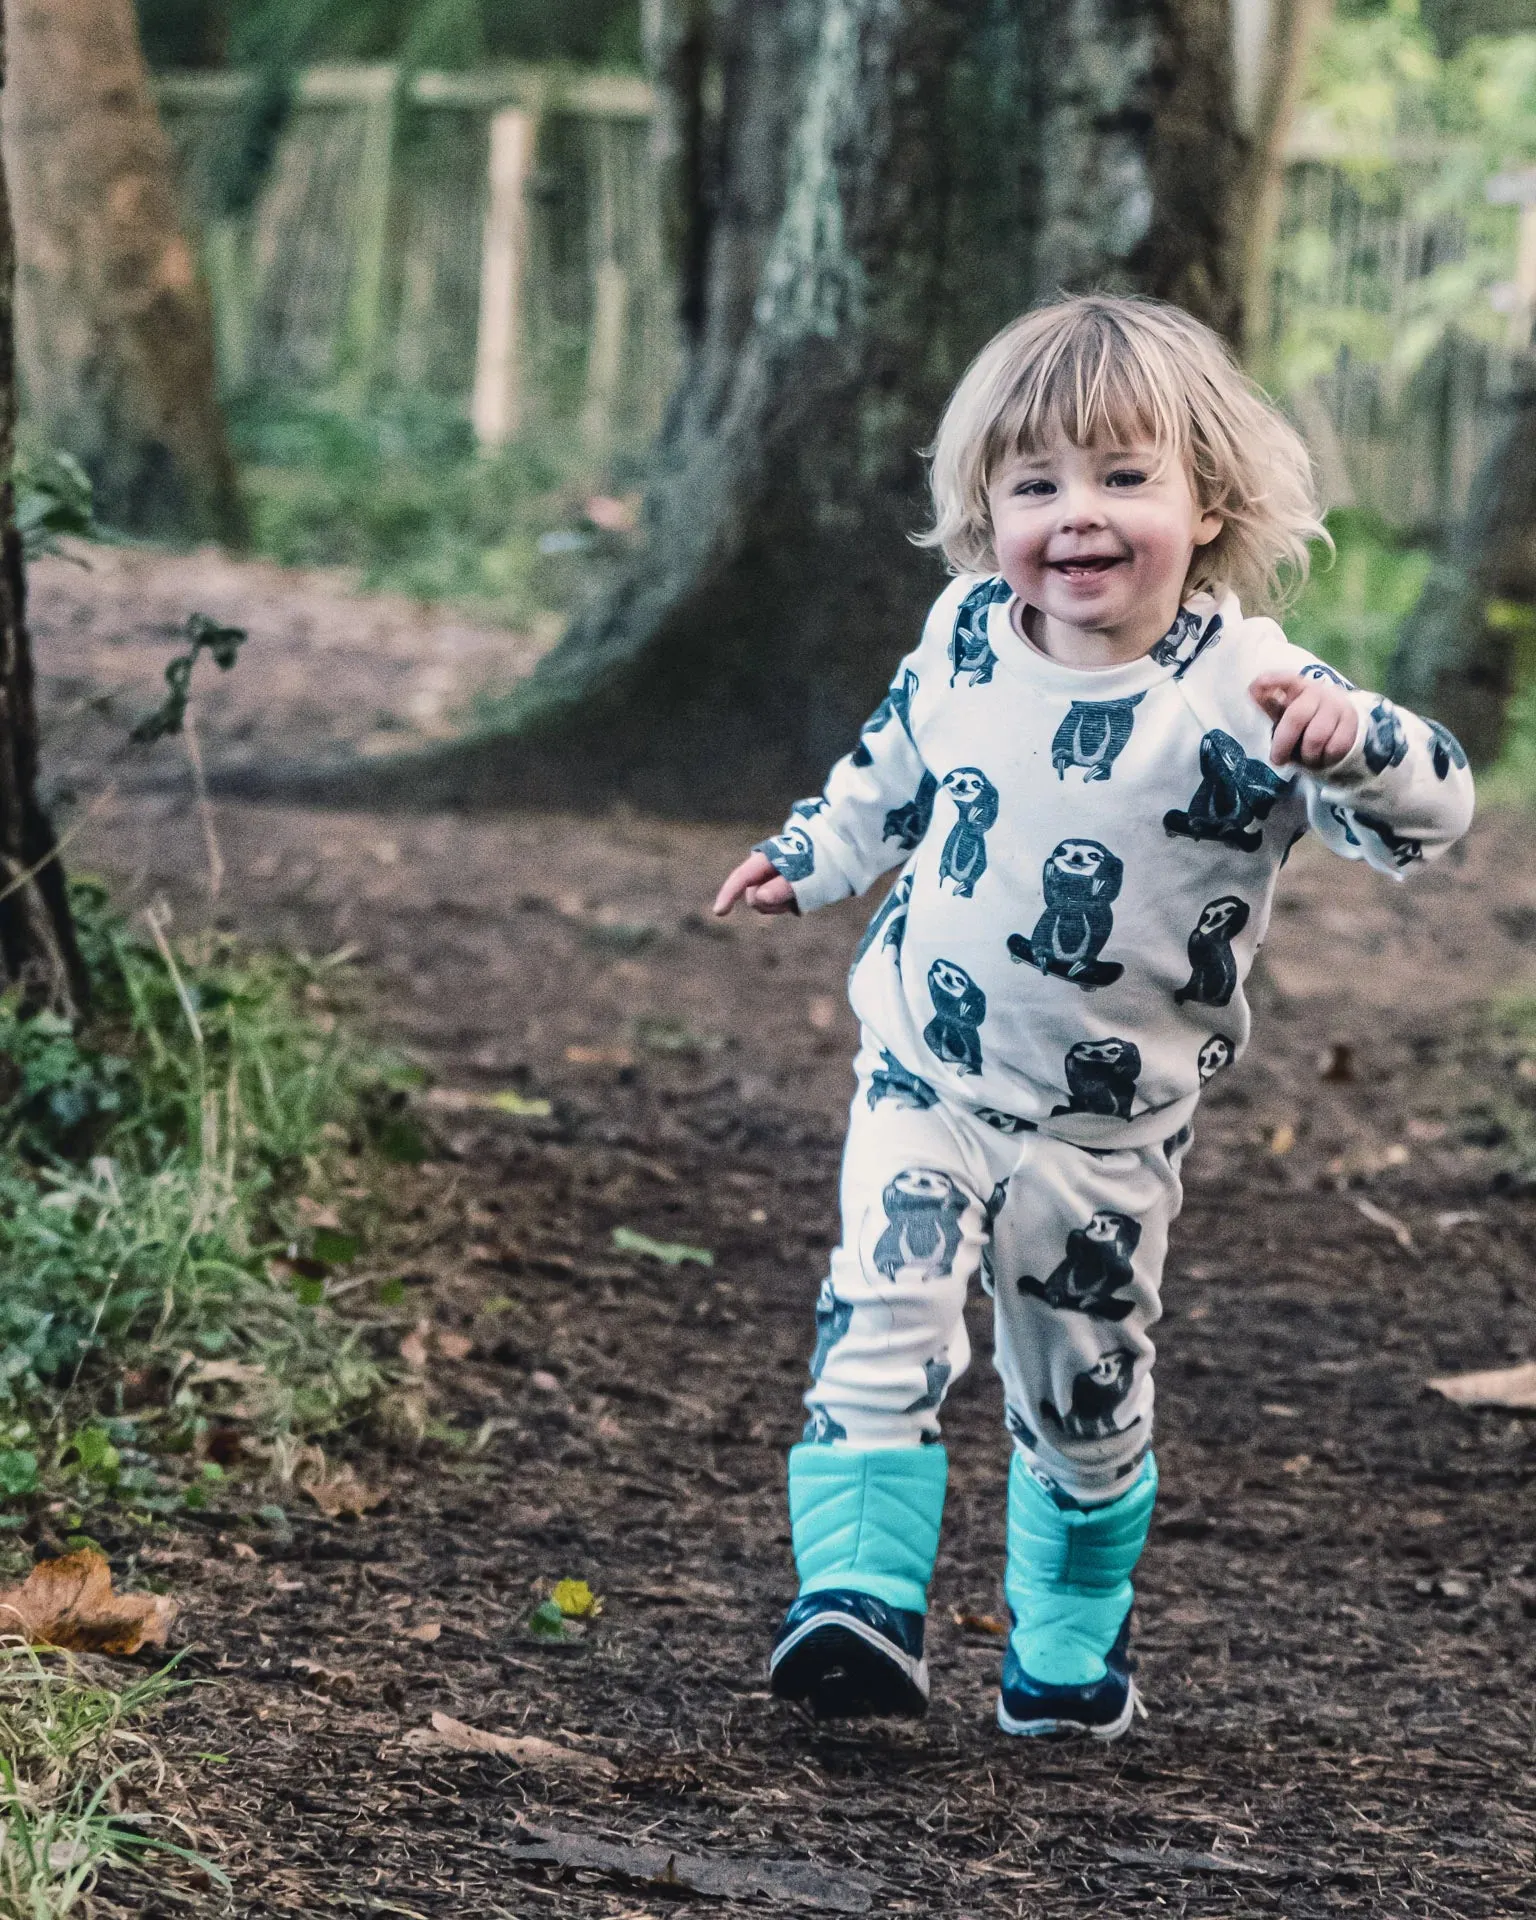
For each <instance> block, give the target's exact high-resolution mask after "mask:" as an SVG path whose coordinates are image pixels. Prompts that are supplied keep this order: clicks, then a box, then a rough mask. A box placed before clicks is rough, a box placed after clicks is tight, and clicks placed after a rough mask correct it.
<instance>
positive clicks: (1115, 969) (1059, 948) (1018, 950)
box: [1008, 840, 1125, 990]
mask: <svg viewBox="0 0 1536 1920" xmlns="http://www.w3.org/2000/svg"><path fill="white" fill-rule="evenodd" d="M1124 874H1125V869H1124V867H1123V866H1122V865H1121V863H1120V861H1119V860H1118V859H1116V857H1115V855H1114V854H1112V853H1111V852H1110V850H1109V848H1108V847H1106V846H1104V845H1102V844H1101V843H1100V842H1099V841H1097V840H1063V841H1061V842H1060V843H1059V844H1058V845H1057V846H1056V847H1055V848H1054V849H1053V850H1052V853H1051V856H1050V858H1049V859H1048V860H1047V861H1046V863H1045V868H1044V871H1043V872H1042V874H1041V876H1040V883H1041V889H1042V891H1043V892H1044V894H1045V911H1044V913H1042V914H1041V916H1040V918H1039V919H1038V920H1037V921H1036V922H1035V929H1034V932H1033V933H1032V934H1030V936H1029V937H1028V939H1026V938H1025V937H1024V935H1023V934H1022V933H1011V934H1009V936H1008V951H1009V952H1010V953H1011V954H1012V955H1013V957H1014V959H1015V960H1018V961H1020V962H1022V963H1023V964H1024V965H1026V966H1031V967H1038V968H1039V969H1040V971H1041V972H1042V973H1050V974H1055V975H1057V976H1058V977H1059V978H1060V979H1062V980H1070V981H1071V982H1072V984H1073V985H1074V986H1078V987H1084V988H1088V989H1090V990H1091V989H1092V988H1094V987H1107V986H1110V985H1112V984H1113V983H1114V982H1115V981H1116V980H1118V979H1119V978H1120V976H1121V974H1122V973H1124V972H1125V968H1124V967H1123V966H1122V965H1121V964H1120V962H1119V961H1118V960H1101V959H1100V958H1099V954H1100V952H1101V951H1102V949H1103V948H1104V945H1105V943H1106V942H1107V941H1108V939H1109V936H1110V934H1111V933H1112V932H1113V931H1114V925H1115V916H1114V911H1113V903H1114V901H1115V898H1116V896H1117V895H1118V894H1119V892H1120V883H1121V880H1122V879H1123V878H1124Z"/></svg>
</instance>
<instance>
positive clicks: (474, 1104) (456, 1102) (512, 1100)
mask: <svg viewBox="0 0 1536 1920" xmlns="http://www.w3.org/2000/svg"><path fill="white" fill-rule="evenodd" d="M426 1104H427V1105H428V1106H429V1107H436V1108H437V1109H438V1111H439V1112H442V1113H512V1114H517V1115H519V1116H520V1117H521V1118H523V1119H525V1120H547V1119H548V1118H549V1116H550V1115H551V1114H552V1113H553V1112H554V1108H553V1107H552V1106H551V1105H550V1103H549V1101H548V1100H545V1099H542V1098H539V1097H537V1096H535V1095H532V1094H527V1093H519V1092H518V1090H517V1088H516V1087H504V1088H502V1090H501V1091H500V1092H499V1093H477V1092H474V1091H472V1090H471V1089H470V1088H467V1087H430V1088H428V1090H427V1094H426Z"/></svg>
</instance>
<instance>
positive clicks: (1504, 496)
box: [1388, 358, 1536, 767]
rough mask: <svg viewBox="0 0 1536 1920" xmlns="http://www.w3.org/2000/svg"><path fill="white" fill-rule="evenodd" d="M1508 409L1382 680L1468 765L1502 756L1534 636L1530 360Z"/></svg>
mask: <svg viewBox="0 0 1536 1920" xmlns="http://www.w3.org/2000/svg"><path fill="white" fill-rule="evenodd" d="M1505 411H1506V419H1505V422H1504V425H1503V427H1502V430H1501V432H1500V435H1499V438H1498V440H1497V442H1496V443H1495V445H1494V447H1493V450H1492V451H1491V452H1490V453H1489V455H1488V457H1487V458H1486V459H1485V460H1484V462H1483V464H1482V467H1481V468H1480V469H1479V471H1478V474H1477V477H1476V479H1475V480H1474V482H1473V485H1472V496H1471V499H1470V500H1469V502H1468V504H1467V512H1466V517H1465V519H1464V520H1463V521H1462V523H1461V526H1460V529H1459V530H1458V532H1457V535H1456V539H1455V542H1454V544H1453V545H1452V547H1451V551H1450V552H1449V553H1448V554H1447V555H1446V556H1445V558H1444V559H1442V560H1440V561H1438V562H1437V563H1436V565H1435V568H1434V570H1433V571H1432V572H1431V574H1430V576H1429V579H1428V580H1427V581H1426V582H1425V585H1424V591H1423V593H1422V594H1421V595H1420V596H1419V602H1418V605H1417V606H1416V607H1415V608H1414V610H1413V612H1412V613H1411V614H1410V615H1409V616H1408V619H1407V620H1406V621H1405V622H1404V625H1403V630H1402V633H1401V634H1400V635H1399V637H1398V643H1397V651H1396V653H1395V654H1394V655H1393V659H1392V669H1391V673H1390V675H1389V677H1388V689H1389V691H1390V692H1392V693H1393V694H1394V695H1395V696H1396V697H1397V698H1399V699H1401V700H1402V701H1404V702H1405V703H1406V704H1408V705H1411V706H1415V707H1418V708H1420V709H1421V710H1422V711H1424V712H1426V713H1432V714H1433V715H1434V716H1435V718H1436V719H1437V720H1440V721H1442V722H1443V723H1444V724H1445V725H1446V726H1448V727H1449V728H1450V729H1451V731H1452V733H1454V734H1455V735H1456V736H1457V738H1458V739H1459V740H1460V741H1461V743H1462V745H1463V746H1464V747H1465V748H1466V750H1467V754H1468V756H1469V758H1470V759H1471V761H1472V764H1473V766H1475V767H1486V766H1491V765H1492V764H1493V762H1494V761H1495V760H1497V759H1498V757H1499V754H1500V751H1501V750H1502V748H1503V745H1504V737H1505V731H1506V728H1507V725H1508V718H1509V703H1510V700H1511V698H1512V697H1513V695H1514V693H1515V690H1516V686H1517V684H1518V681H1519V670H1520V659H1521V655H1522V653H1523V652H1525V651H1526V650H1527V649H1528V647H1529V643H1530V640H1531V638H1532V636H1533V634H1536V359H1531V358H1526V359H1524V360H1522V361H1520V362H1519V363H1518V366H1517V374H1516V380H1515V384H1514V386H1513V388H1512V390H1511V392H1510V394H1509V397H1508V400H1507V402H1506V409H1505Z"/></svg>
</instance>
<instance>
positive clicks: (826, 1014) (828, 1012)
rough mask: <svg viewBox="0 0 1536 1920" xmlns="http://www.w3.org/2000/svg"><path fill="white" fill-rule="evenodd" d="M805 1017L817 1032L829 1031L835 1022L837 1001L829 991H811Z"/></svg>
mask: <svg viewBox="0 0 1536 1920" xmlns="http://www.w3.org/2000/svg"><path fill="white" fill-rule="evenodd" d="M805 1017H806V1019H807V1020H808V1021H809V1022H810V1023H811V1025H812V1026H813V1027H814V1028H815V1029H816V1031H817V1032H818V1033H830V1032H831V1031H832V1029H833V1027H834V1026H836V1024H837V1002H836V1001H835V1000H834V999H833V998H832V996H831V994H830V993H813V994H812V995H811V999H810V1004H809V1005H808V1006H807V1007H806V1010H805Z"/></svg>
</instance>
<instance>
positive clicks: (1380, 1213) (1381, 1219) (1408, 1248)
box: [1355, 1195, 1418, 1253]
mask: <svg viewBox="0 0 1536 1920" xmlns="http://www.w3.org/2000/svg"><path fill="white" fill-rule="evenodd" d="M1355 1207H1356V1209H1357V1210H1358V1211H1359V1212H1360V1213H1362V1214H1364V1216H1365V1218H1366V1219H1367V1220H1369V1221H1370V1223H1371V1225H1372V1226H1373V1227H1380V1228H1381V1229H1382V1231H1383V1232H1384V1233H1390V1234H1391V1236H1392V1238H1393V1239H1394V1240H1395V1241H1396V1242H1397V1244H1398V1245H1399V1246H1400V1247H1401V1248H1402V1250H1403V1252H1404V1253H1417V1252H1418V1248H1417V1247H1416V1246H1415V1245H1414V1240H1413V1235H1412V1234H1411V1233H1410V1232H1409V1230H1408V1228H1407V1227H1405V1226H1404V1225H1403V1223H1402V1221H1401V1220H1399V1219H1398V1217H1397V1215H1396V1214H1395V1213H1388V1212H1387V1210H1386V1208H1385V1207H1378V1206H1377V1204H1376V1202H1375V1201H1374V1200H1362V1199H1361V1198H1360V1197H1359V1196H1358V1195H1357V1196H1356V1198H1355Z"/></svg>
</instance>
